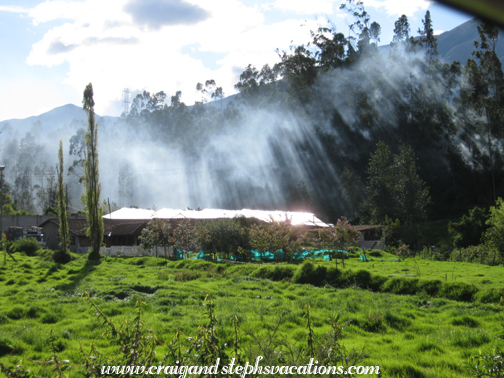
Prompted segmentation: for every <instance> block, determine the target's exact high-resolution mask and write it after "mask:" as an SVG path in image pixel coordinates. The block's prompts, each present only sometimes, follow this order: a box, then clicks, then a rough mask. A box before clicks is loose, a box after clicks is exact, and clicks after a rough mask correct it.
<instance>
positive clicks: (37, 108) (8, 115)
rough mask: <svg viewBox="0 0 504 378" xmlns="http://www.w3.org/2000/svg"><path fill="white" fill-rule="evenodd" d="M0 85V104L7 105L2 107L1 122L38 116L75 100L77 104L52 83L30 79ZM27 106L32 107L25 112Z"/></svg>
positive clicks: (68, 94) (5, 82)
mask: <svg viewBox="0 0 504 378" xmlns="http://www.w3.org/2000/svg"><path fill="white" fill-rule="evenodd" d="M1 84H2V90H1V91H0V102H1V103H2V104H9V106H4V107H2V110H1V116H0V119H1V120H7V119H12V118H26V117H29V116H33V115H39V114H42V113H44V112H46V111H48V110H50V109H53V108H55V107H57V106H61V105H65V104H68V103H70V102H74V101H75V100H77V104H79V102H78V99H76V98H74V97H72V95H71V94H70V93H68V92H69V91H66V93H61V91H60V90H59V89H58V88H56V87H55V86H54V85H52V83H49V82H47V81H46V80H44V79H38V80H36V79H33V77H31V78H27V79H23V80H19V79H17V80H16V81H2V83H1ZM70 92H71V91H70ZM27 104H29V105H33V106H34V107H32V108H30V109H28V110H27ZM27 111H28V112H29V113H27Z"/></svg>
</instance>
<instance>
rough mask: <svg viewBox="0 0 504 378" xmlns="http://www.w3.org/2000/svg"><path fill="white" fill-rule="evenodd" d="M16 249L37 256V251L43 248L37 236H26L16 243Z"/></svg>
mask: <svg viewBox="0 0 504 378" xmlns="http://www.w3.org/2000/svg"><path fill="white" fill-rule="evenodd" d="M14 249H15V250H16V251H17V252H22V253H24V254H25V255H26V256H35V255H36V254H37V251H38V250H40V249H42V247H41V246H40V244H39V243H37V239H35V238H26V239H20V240H18V241H17V242H15V243H14Z"/></svg>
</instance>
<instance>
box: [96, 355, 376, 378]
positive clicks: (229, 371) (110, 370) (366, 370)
mask: <svg viewBox="0 0 504 378" xmlns="http://www.w3.org/2000/svg"><path fill="white" fill-rule="evenodd" d="M262 359H263V357H262V356H258V357H257V359H256V361H255V364H253V365H252V364H249V363H248V362H246V363H245V365H244V366H242V365H237V364H235V359H234V358H233V359H232V360H231V362H230V363H229V365H224V366H222V367H220V368H219V363H220V358H217V361H216V362H215V365H210V366H181V365H168V366H149V367H146V366H110V365H109V366H102V369H101V374H107V375H114V374H121V375H124V374H128V373H129V374H146V375H178V376H179V378H188V377H191V376H200V375H201V374H205V375H207V374H213V375H218V374H222V375H233V374H236V375H239V376H240V377H241V378H245V376H247V375H251V376H257V375H262V374H273V375H325V374H340V375H368V374H377V375H379V374H380V367H379V366H349V367H348V368H345V367H343V366H323V365H321V366H319V365H318V361H317V360H314V359H313V358H311V359H310V361H309V362H308V364H306V365H300V366H286V365H284V366H259V362H260V361H261V360H262ZM177 362H178V361H177Z"/></svg>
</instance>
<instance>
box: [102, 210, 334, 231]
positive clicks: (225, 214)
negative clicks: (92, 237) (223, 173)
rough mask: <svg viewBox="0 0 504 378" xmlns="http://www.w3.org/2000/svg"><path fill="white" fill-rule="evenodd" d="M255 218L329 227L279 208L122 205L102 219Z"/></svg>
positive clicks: (315, 218) (310, 218) (310, 217)
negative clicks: (169, 207)
mask: <svg viewBox="0 0 504 378" xmlns="http://www.w3.org/2000/svg"><path fill="white" fill-rule="evenodd" d="M241 216H243V217H245V218H256V219H258V220H260V221H262V222H265V223H269V222H271V220H272V219H273V220H275V221H285V220H286V219H290V220H291V223H292V225H293V226H298V225H303V226H307V227H316V228H319V227H323V228H326V227H329V225H328V224H326V223H324V222H322V221H321V220H320V219H318V218H317V217H316V216H315V214H313V213H304V212H295V211H281V210H274V211H269V210H251V209H242V210H223V209H203V210H179V209H166V208H163V209H160V210H151V209H137V208H128V207H123V208H122V209H119V210H117V211H114V212H112V213H110V214H107V215H104V216H103V218H104V219H130V220H150V219H155V218H160V219H221V218H235V217H241Z"/></svg>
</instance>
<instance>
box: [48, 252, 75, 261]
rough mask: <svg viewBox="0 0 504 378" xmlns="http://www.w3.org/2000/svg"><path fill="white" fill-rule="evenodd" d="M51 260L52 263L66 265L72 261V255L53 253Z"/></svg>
mask: <svg viewBox="0 0 504 378" xmlns="http://www.w3.org/2000/svg"><path fill="white" fill-rule="evenodd" d="M52 258H53V261H54V262H57V263H60V264H66V263H68V262H70V261H71V260H72V255H71V254H70V253H68V252H66V251H63V250H60V251H56V252H54V253H53V257H52Z"/></svg>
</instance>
